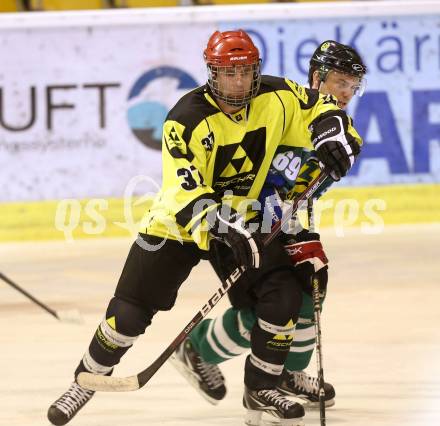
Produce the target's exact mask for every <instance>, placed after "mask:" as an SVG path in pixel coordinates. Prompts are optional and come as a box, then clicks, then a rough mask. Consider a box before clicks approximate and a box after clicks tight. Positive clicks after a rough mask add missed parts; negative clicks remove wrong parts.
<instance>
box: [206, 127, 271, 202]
mask: <svg viewBox="0 0 440 426" xmlns="http://www.w3.org/2000/svg"><path fill="white" fill-rule="evenodd" d="M257 147H258V148H257ZM217 149H218V151H217V156H216V162H215V169H214V179H213V188H214V190H215V191H216V192H220V193H221V192H224V191H226V190H232V191H233V193H234V195H240V196H246V195H247V194H248V193H249V190H250V189H251V186H252V184H253V182H254V179H255V176H256V175H257V172H258V169H259V168H260V166H261V163H262V162H263V159H264V156H265V154H266V129H265V128H261V129H258V130H254V131H252V132H248V133H247V134H246V135H245V137H244V139H243V140H242V141H241V142H240V143H236V144H229V145H225V146H219V147H218V148H217Z"/></svg>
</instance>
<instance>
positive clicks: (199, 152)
mask: <svg viewBox="0 0 440 426" xmlns="http://www.w3.org/2000/svg"><path fill="white" fill-rule="evenodd" d="M329 110H339V108H338V107H337V106H336V101H335V99H334V98H333V97H331V96H329V95H325V96H322V95H320V94H319V93H318V91H316V90H311V89H307V88H305V87H303V86H300V85H298V84H297V83H295V82H293V81H290V80H288V79H283V78H279V77H272V76H262V80H261V85H260V89H259V92H258V94H257V96H256V97H255V98H253V99H252V101H251V102H250V104H249V105H248V106H246V107H244V108H243V109H242V110H240V111H238V112H237V113H235V114H231V115H229V114H225V113H224V112H222V111H221V110H220V108H219V107H218V106H217V104H216V102H215V100H214V98H213V97H212V95H211V94H210V92H209V89H208V88H207V86H202V87H199V88H197V89H195V90H193V91H192V92H190V93H188V94H186V95H185V96H183V97H182V98H181V99H180V100H179V101H178V102H177V104H176V105H175V106H174V108H173V109H172V110H171V111H170V112H169V114H168V116H167V118H166V120H165V123H164V126H163V136H162V176H163V180H162V188H161V190H160V191H159V193H158V194H157V196H156V198H155V200H154V202H153V205H152V207H151V208H150V210H149V211H148V212H147V214H146V216H145V218H144V219H145V221H144V222H143V223H144V227H143V229H142V232H145V233H148V234H150V235H155V236H158V237H166V238H171V239H174V240H178V241H190V242H195V243H197V245H198V246H199V248H201V249H202V250H207V249H208V248H209V232H208V229H209V228H208V224H207V223H206V219H205V218H206V214H207V212H208V211H210V210H212V209H215V208H216V207H217V206H218V205H219V204H220V203H222V202H227V203H229V204H230V205H231V206H232V207H233V208H234V209H235V210H237V211H239V212H240V213H241V214H244V215H245V217H246V220H248V219H250V218H252V217H253V216H254V215H255V214H256V211H258V210H259V207H260V206H259V204H257V205H255V204H252V203H251V201H252V200H257V199H258V197H259V194H260V191H261V188H262V186H263V184H264V181H265V179H266V176H267V173H268V170H269V168H270V166H271V163H272V159H273V158H274V155H275V152H276V151H277V149H278V148H279V147H280V146H286V148H287V147H302V148H308V149H312V148H313V147H312V145H311V141H310V136H311V133H310V130H309V128H308V127H309V125H310V123H311V122H312V121H314V120H315V119H316V118H317V117H318V116H319V115H320V114H322V113H324V112H326V111H329ZM347 130H348V131H349V132H350V133H351V134H352V135H353V136H354V137H355V138H356V139H357V140H358V141H359V143H361V139H360V137H359V135H358V134H357V132H356V131H355V130H354V129H353V128H352V127H351V126H349V128H348V129H347Z"/></svg>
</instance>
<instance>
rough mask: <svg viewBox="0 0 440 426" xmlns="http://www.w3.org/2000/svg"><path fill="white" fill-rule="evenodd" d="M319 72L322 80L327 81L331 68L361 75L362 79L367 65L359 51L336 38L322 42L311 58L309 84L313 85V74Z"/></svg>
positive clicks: (356, 75)
mask: <svg viewBox="0 0 440 426" xmlns="http://www.w3.org/2000/svg"><path fill="white" fill-rule="evenodd" d="M316 70H317V71H318V72H319V78H320V80H321V81H325V79H326V78H327V74H328V73H329V71H331V70H336V71H340V72H342V73H344V74H349V75H353V76H355V77H359V78H360V79H361V80H362V78H363V77H364V75H365V73H366V72H367V67H366V65H365V64H364V62H363V61H362V58H361V57H360V55H359V53H358V52H356V50H355V49H353V48H352V47H350V46H347V45H345V44H342V43H338V42H337V41H334V40H326V41H324V42H323V43H321V44H320V45H319V46H318V48H317V49H316V50H315V52H314V53H313V55H312V57H311V59H310V69H309V84H310V86H311V85H312V76H313V73H314V72H315V71H316Z"/></svg>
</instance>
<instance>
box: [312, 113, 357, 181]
mask: <svg viewBox="0 0 440 426" xmlns="http://www.w3.org/2000/svg"><path fill="white" fill-rule="evenodd" d="M345 120H346V117H344V116H341V115H339V114H337V115H336V114H335V115H334V116H329V117H326V118H324V119H323V120H321V121H319V122H317V123H316V124H314V125H313V131H312V143H313V146H314V147H315V150H316V155H317V157H318V159H319V161H320V162H321V163H322V164H323V165H324V166H326V167H328V168H329V169H330V176H331V177H332V178H333V180H335V181H338V180H339V179H341V177H343V176H345V175H346V174H347V173H348V171H349V170H350V169H351V167H352V166H353V163H354V160H355V158H356V156H357V155H359V153H360V151H361V149H360V146H359V144H358V143H357V141H356V139H355V138H354V137H353V136H351V135H350V134H349V133H348V132H346V131H345V127H346V126H344V121H345Z"/></svg>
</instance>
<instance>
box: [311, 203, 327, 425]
mask: <svg viewBox="0 0 440 426" xmlns="http://www.w3.org/2000/svg"><path fill="white" fill-rule="evenodd" d="M307 201H308V203H307V216H308V219H309V231H310V232H314V230H315V222H314V216H313V199H312V198H309V199H308V200H307ZM311 284H312V289H313V316H314V320H315V322H314V323H315V336H316V364H317V369H318V385H319V391H318V395H319V419H320V422H321V423H320V424H321V426H325V423H326V420H325V390H324V368H323V365H322V339H321V304H320V299H319V280H318V278H317V276H316V274H312V277H311Z"/></svg>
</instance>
